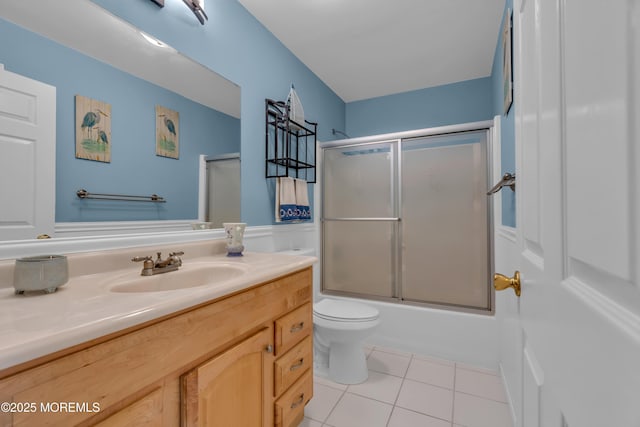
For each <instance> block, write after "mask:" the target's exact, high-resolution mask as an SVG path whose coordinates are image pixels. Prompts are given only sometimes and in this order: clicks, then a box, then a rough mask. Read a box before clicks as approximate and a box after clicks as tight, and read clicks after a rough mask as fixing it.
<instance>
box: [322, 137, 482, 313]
mask: <svg viewBox="0 0 640 427" xmlns="http://www.w3.org/2000/svg"><path fill="white" fill-rule="evenodd" d="M486 134H487V132H486V130H482V131H471V132H459V133H453V134H447V135H434V136H427V137H420V138H411V139H403V140H393V141H387V142H375V143H362V144H356V145H345V146H333V147H323V166H322V167H323V169H322V170H323V174H322V175H323V187H322V206H323V215H322V216H323V222H322V255H323V265H322V288H323V292H326V293H333V294H344V295H352V296H358V297H364V298H373V299H384V300H389V301H397V302H406V303H426V304H437V305H445V306H455V307H463V308H471V309H478V310H490V309H491V288H490V284H491V281H490V274H491V268H490V261H491V260H490V253H491V252H490V249H491V248H490V222H489V218H490V215H489V204H488V203H487V196H486V191H487V187H488V176H487V175H488V174H487V165H488V161H487V158H488V156H487V141H486Z"/></svg>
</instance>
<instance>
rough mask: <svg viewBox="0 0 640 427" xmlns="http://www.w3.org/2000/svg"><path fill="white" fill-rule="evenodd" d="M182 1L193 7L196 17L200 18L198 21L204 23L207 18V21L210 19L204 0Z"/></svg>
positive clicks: (190, 7)
mask: <svg viewBox="0 0 640 427" xmlns="http://www.w3.org/2000/svg"><path fill="white" fill-rule="evenodd" d="M182 1H183V2H184V4H186V5H187V7H188V8H189V9H191V11H192V12H193V14H194V15H196V18H198V21H200V23H201V24H202V25H204V21H205V19H206V20H207V21H208V20H209V17H208V16H207V14H206V13H205V11H204V0H182Z"/></svg>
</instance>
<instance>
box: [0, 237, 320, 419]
mask: <svg viewBox="0 0 640 427" xmlns="http://www.w3.org/2000/svg"><path fill="white" fill-rule="evenodd" d="M207 250H208V249H207ZM128 251H129V250H128ZM190 251H191V252H195V253H196V255H197V256H198V257H196V258H194V259H189V258H188V254H189V253H190ZM198 251H201V248H195V247H192V248H188V249H187V248H185V253H186V254H187V255H186V256H185V259H184V265H185V267H188V266H189V263H191V264H194V265H199V266H201V267H199V268H204V267H202V265H206V264H207V263H210V264H211V265H212V266H216V265H217V266H220V265H224V266H226V267H227V268H232V267H233V268H238V269H240V270H242V271H244V274H241V275H237V276H233V277H231V278H223V279H222V280H220V282H219V283H214V284H212V285H200V286H193V287H187V288H184V289H171V290H163V291H148V290H146V291H144V290H141V289H144V287H143V288H139V287H138V288H132V289H135V291H131V292H127V291H123V289H122V287H120V288H117V286H122V285H123V283H128V282H126V281H125V282H123V279H122V277H123V276H126V278H127V280H130V281H131V283H134V284H138V286H140V285H139V282H136V280H138V279H137V276H138V275H139V271H138V269H137V267H139V266H133V267H127V269H126V270H125V271H117V272H115V273H114V272H109V271H103V272H98V273H93V274H80V275H77V276H74V275H73V271H74V270H75V271H76V272H78V271H80V270H81V269H82V267H79V264H78V260H74V257H73V256H70V259H69V261H70V270H71V272H72V274H71V275H72V278H71V280H70V281H69V283H67V284H66V285H65V286H64V287H62V288H61V289H60V290H59V291H58V292H57V293H56V294H51V295H35V296H34V295H30V296H26V297H23V296H21V295H13V294H12V289H6V288H5V289H0V291H2V293H1V294H0V308H2V309H4V308H6V309H7V310H8V311H9V312H8V313H7V312H6V311H5V313H4V314H2V317H0V321H1V322H2V323H4V324H3V325H1V326H0V338H3V340H2V344H0V346H2V348H0V354H2V355H3V356H1V357H2V360H0V363H1V365H0V366H1V368H0V402H9V406H7V408H9V410H7V411H5V409H6V408H4V407H3V411H2V412H0V425H1V426H11V425H16V426H18V425H63V426H69V425H99V426H129V425H130V426H142V425H154V426H156V425H166V426H178V425H182V426H236V425H237V426H240V425H252V426H274V425H275V426H296V425H298V423H299V422H300V421H301V420H302V417H303V414H304V413H303V411H304V405H305V404H306V403H307V402H308V401H309V400H310V399H311V397H312V395H313V390H312V385H313V368H312V366H313V363H312V354H313V350H312V349H313V347H312V334H311V331H312V328H313V326H312V315H311V313H312V311H311V296H312V290H311V283H312V270H311V264H313V262H314V261H315V258H312V257H294V256H287V255H276V254H257V253H256V254H252V253H249V254H247V255H246V256H245V257H242V258H239V259H234V260H229V259H227V258H226V257H224V256H223V255H220V254H216V255H212V256H209V255H207V256H204V257H203V256H200V255H202V253H198ZM129 252H130V253H126V254H122V253H118V254H117V255H116V254H115V253H114V254H113V256H117V257H119V258H122V259H126V257H128V256H129V255H132V254H133V253H134V252H135V253H139V252H140V249H136V250H130V251H129ZM87 256H88V257H89V259H91V257H92V256H93V257H95V255H87ZM80 258H82V256H80ZM113 263H116V261H114V260H112V259H107V260H106V264H107V265H111V264H113ZM234 263H235V264H234ZM74 266H75V267H74ZM1 268H2V265H0V270H1ZM215 268H217V267H215ZM215 268H214V270H215ZM196 270H197V269H196ZM190 271H191V272H192V271H195V270H194V269H192V270H188V269H185V271H184V272H180V271H178V272H172V273H167V274H163V275H162V276H165V278H166V279H165V278H163V280H169V279H171V275H175V276H173V277H175V279H176V280H194V277H196V276H197V277H200V276H201V273H190ZM198 271H199V270H198ZM194 274H195V276H194ZM199 275H200V276H199ZM0 277H2V271H0ZM145 279H150V278H143V279H141V280H145ZM212 280H213V279H212ZM213 282H215V280H213ZM187 285H188V284H187ZM114 289H119V290H118V291H114ZM83 303H84V306H85V309H86V310H85V311H83V312H82V313H74V310H76V309H77V308H78V307H82V306H83ZM46 305H49V306H50V307H51V309H50V311H51V312H53V311H55V310H56V307H57V309H59V310H66V311H65V313H58V314H57V315H54V316H52V318H50V319H49V320H47V316H46V313H43V312H42V310H43V309H42V307H45V306H46ZM20 306H22V307H20ZM136 307H137V308H136ZM39 309H40V313H38V312H37V310H39ZM33 310H35V311H33ZM21 312H22V313H23V316H22V317H21V316H20V313H21ZM91 319H93V320H91ZM38 321H41V322H42V323H41V324H40V325H39V326H40V327H39V328H38V327H36V324H37V322H38ZM100 325H102V327H101V326H100Z"/></svg>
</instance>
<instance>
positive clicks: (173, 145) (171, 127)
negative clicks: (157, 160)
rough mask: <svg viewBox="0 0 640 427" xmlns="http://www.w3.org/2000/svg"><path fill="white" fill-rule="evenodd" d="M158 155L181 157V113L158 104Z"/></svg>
mask: <svg viewBox="0 0 640 427" xmlns="http://www.w3.org/2000/svg"><path fill="white" fill-rule="evenodd" d="M156 155H157V156H162V157H171V158H173V159H177V158H179V157H180V115H179V113H178V112H177V111H173V110H170V109H168V108H166V107H163V106H161V105H156Z"/></svg>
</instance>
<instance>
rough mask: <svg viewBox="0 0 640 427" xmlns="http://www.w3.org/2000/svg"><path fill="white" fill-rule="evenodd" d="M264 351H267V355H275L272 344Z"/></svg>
mask: <svg viewBox="0 0 640 427" xmlns="http://www.w3.org/2000/svg"><path fill="white" fill-rule="evenodd" d="M264 350H265V351H266V352H267V353H273V346H272V345H271V344H269V345H268V346H266V347H265V348H264Z"/></svg>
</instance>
